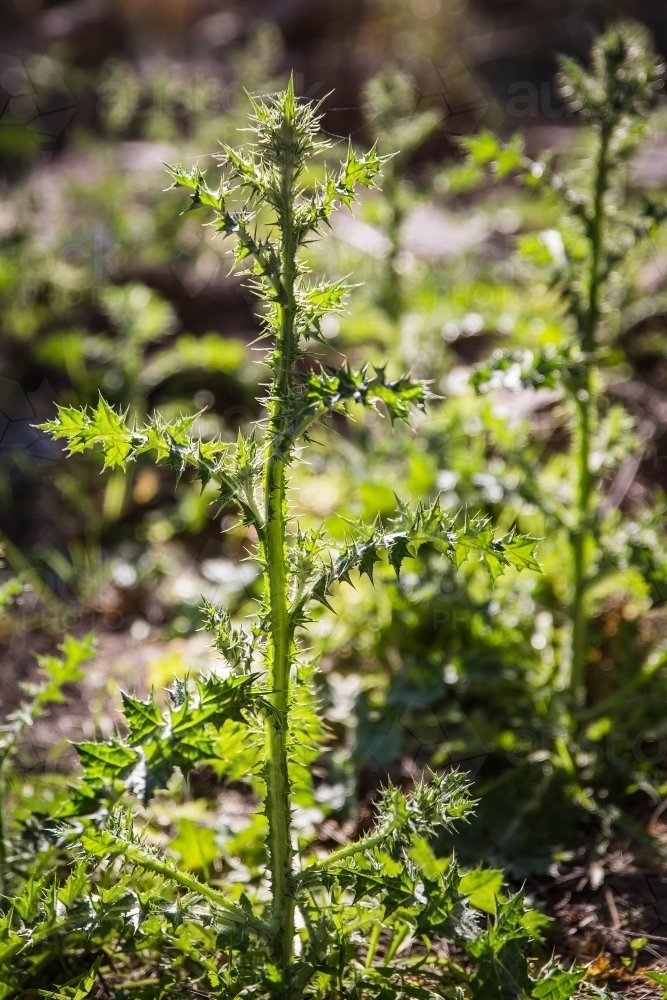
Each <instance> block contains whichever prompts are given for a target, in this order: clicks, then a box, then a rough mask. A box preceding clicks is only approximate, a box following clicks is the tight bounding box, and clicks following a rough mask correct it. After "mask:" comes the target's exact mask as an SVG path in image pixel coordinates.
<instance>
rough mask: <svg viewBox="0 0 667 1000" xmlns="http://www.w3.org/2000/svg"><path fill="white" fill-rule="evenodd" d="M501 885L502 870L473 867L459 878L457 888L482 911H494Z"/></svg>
mask: <svg viewBox="0 0 667 1000" xmlns="http://www.w3.org/2000/svg"><path fill="white" fill-rule="evenodd" d="M502 887H503V872H502V871H498V870H497V869H492V868H475V869H473V871H471V872H468V873H467V874H466V875H464V876H463V877H462V879H461V882H460V885H459V888H460V890H461V892H462V893H463V895H464V896H468V897H469V899H470V902H471V904H472V905H473V906H474V907H475V908H476V909H477V910H482V911H483V912H484V913H495V912H496V900H497V897H498V894H499V893H500V891H501V889H502Z"/></svg>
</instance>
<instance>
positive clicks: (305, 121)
mask: <svg viewBox="0 0 667 1000" xmlns="http://www.w3.org/2000/svg"><path fill="white" fill-rule="evenodd" d="M248 98H249V100H250V103H251V104H252V108H253V114H251V115H250V118H249V120H250V131H252V132H254V133H255V135H256V136H257V141H258V146H259V151H260V155H261V154H262V153H264V155H265V156H266V158H267V159H269V160H275V161H279V162H282V161H286V160H287V161H292V162H293V164H294V166H295V167H297V168H298V167H301V166H303V164H304V163H305V161H306V160H307V159H309V158H310V157H311V156H314V155H315V154H316V153H318V152H320V151H321V150H323V149H326V148H327V147H328V146H329V145H330V143H329V141H328V139H319V140H317V136H318V135H319V134H320V131H321V122H322V116H321V115H319V114H318V113H317V112H318V110H319V108H320V105H321V102H320V103H319V104H316V105H315V104H313V103H312V102H311V101H300V100H299V99H298V98H297V96H296V94H295V92H294V77H292V76H290V80H289V83H288V84H287V88H286V89H285V90H281V91H278V92H277V93H275V94H269V95H268V96H267V97H263V98H262V99H261V100H258V99H257V98H255V97H253V96H252V95H251V94H248Z"/></svg>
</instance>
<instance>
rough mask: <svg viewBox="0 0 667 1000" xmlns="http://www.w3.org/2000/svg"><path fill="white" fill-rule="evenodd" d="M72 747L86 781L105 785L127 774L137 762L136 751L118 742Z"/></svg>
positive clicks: (84, 744)
mask: <svg viewBox="0 0 667 1000" xmlns="http://www.w3.org/2000/svg"><path fill="white" fill-rule="evenodd" d="M74 747H75V749H76V752H77V753H78V755H79V759H80V760H81V763H82V765H83V768H84V771H85V777H86V781H90V782H93V783H94V784H99V783H106V782H107V781H109V780H112V779H114V778H119V777H121V776H123V775H126V774H128V773H129V772H130V771H131V769H132V768H133V767H134V766H135V764H136V763H137V761H138V760H139V754H138V753H137V751H136V750H132V749H131V748H130V747H127V746H125V745H124V744H123V743H121V742H120V741H119V740H109V741H108V742H107V743H75V744H74Z"/></svg>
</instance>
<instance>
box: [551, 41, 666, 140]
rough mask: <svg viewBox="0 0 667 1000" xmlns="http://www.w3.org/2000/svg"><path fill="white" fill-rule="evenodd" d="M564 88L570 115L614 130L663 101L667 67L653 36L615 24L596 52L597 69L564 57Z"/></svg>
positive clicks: (561, 79)
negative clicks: (618, 122) (657, 52)
mask: <svg viewBox="0 0 667 1000" xmlns="http://www.w3.org/2000/svg"><path fill="white" fill-rule="evenodd" d="M559 61H560V68H561V72H560V74H559V81H558V82H559V85H560V92H561V95H562V96H563V97H564V98H565V101H566V103H567V106H568V110H569V111H571V112H572V113H573V114H575V115H577V116H578V117H580V118H586V119H589V120H592V121H600V122H603V123H606V124H608V125H611V124H612V123H614V121H616V120H618V118H619V117H622V116H625V115H632V114H635V115H637V114H639V115H645V114H646V112H647V111H649V110H650V109H651V108H652V107H654V106H655V104H656V103H657V100H658V92H659V91H660V90H661V88H662V86H663V76H664V73H665V67H664V65H663V64H662V63H661V62H660V61H659V59H658V58H657V56H656V55H655V52H654V50H653V48H652V45H651V39H650V36H649V35H648V33H647V32H646V31H645V30H644V29H643V28H642V27H641V26H639V25H636V24H623V23H620V24H615V25H613V26H612V27H611V28H609V30H608V31H606V32H605V33H604V35H602V36H600V37H599V38H598V39H597V40H596V42H595V44H594V45H593V48H592V50H591V67H590V69H589V70H586V69H584V67H582V66H581V65H580V64H579V63H577V62H576V61H575V60H574V59H570V58H569V57H567V56H561V57H560V60H559Z"/></svg>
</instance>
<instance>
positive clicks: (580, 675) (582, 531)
mask: <svg viewBox="0 0 667 1000" xmlns="http://www.w3.org/2000/svg"><path fill="white" fill-rule="evenodd" d="M611 133H612V129H611V126H609V125H606V124H605V123H604V122H603V123H602V124H601V125H600V144H599V147H598V155H597V160H596V170H595V186H594V193H593V217H592V219H591V223H590V230H589V243H590V255H591V256H590V261H591V263H590V272H589V275H590V276H589V284H588V302H587V308H586V312H585V315H584V319H583V323H582V328H581V332H580V343H581V349H582V351H583V352H584V377H583V379H582V380H581V383H578V384H577V386H576V393H575V406H576V431H575V435H574V442H573V444H574V458H575V462H576V476H577V485H576V505H577V524H576V527H575V529H574V530H573V531H572V532H571V535H570V545H571V551H572V565H573V572H574V593H573V598H572V666H571V674H570V694H571V699H572V706H573V710H574V711H576V709H577V708H578V707H579V706H580V705H582V704H583V703H584V701H585V697H586V662H587V655H588V615H587V613H586V606H585V597H586V586H587V582H588V580H587V577H588V538H589V536H590V518H591V499H592V493H593V476H592V474H591V469H590V448H591V433H592V422H593V415H594V413H595V399H594V395H595V384H594V378H593V364H594V361H593V357H592V354H593V351H594V349H595V330H596V327H597V324H598V321H599V319H600V288H601V285H602V281H603V276H602V275H601V273H600V263H601V260H602V251H603V221H604V196H605V192H606V190H607V185H608V173H609V164H608V151H609V140H610V138H611Z"/></svg>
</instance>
